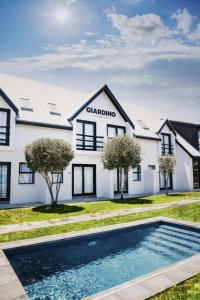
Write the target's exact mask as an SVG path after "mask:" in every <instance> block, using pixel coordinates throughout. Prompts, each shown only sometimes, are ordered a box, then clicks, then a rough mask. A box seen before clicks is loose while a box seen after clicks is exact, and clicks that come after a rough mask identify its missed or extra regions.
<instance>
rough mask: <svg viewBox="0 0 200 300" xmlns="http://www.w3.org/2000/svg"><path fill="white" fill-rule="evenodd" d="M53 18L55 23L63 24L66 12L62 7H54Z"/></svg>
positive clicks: (65, 19) (65, 20)
mask: <svg viewBox="0 0 200 300" xmlns="http://www.w3.org/2000/svg"><path fill="white" fill-rule="evenodd" d="M53 18H54V21H55V22H56V23H57V24H59V25H60V26H63V25H64V24H65V23H66V22H67V19H68V12H67V10H66V9H64V8H59V9H56V10H55V11H54V13H53Z"/></svg>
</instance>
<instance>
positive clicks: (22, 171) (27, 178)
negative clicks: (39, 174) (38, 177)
mask: <svg viewBox="0 0 200 300" xmlns="http://www.w3.org/2000/svg"><path fill="white" fill-rule="evenodd" d="M19 183H20V184H33V183H35V173H34V172H33V171H32V170H30V169H29V168H28V167H27V165H26V163H19Z"/></svg>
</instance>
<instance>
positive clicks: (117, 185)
mask: <svg viewBox="0 0 200 300" xmlns="http://www.w3.org/2000/svg"><path fill="white" fill-rule="evenodd" d="M125 176H126V185H125V186H124V193H128V174H127V173H126V174H125ZM114 193H120V173H119V169H115V170H114Z"/></svg>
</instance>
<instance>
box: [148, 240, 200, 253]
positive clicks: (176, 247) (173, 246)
mask: <svg viewBox="0 0 200 300" xmlns="http://www.w3.org/2000/svg"><path fill="white" fill-rule="evenodd" d="M149 241H150V242H152V243H154V244H156V245H158V246H159V245H160V246H162V247H166V248H167V249H168V251H169V250H170V249H174V250H175V251H181V252H182V253H185V254H187V255H189V256H191V255H194V254H196V253H197V251H195V249H193V248H188V247H185V246H183V245H182V246H181V245H178V244H177V243H175V242H170V243H169V242H168V241H165V240H164V239H161V238H154V237H150V238H149Z"/></svg>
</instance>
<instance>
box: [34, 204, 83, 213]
mask: <svg viewBox="0 0 200 300" xmlns="http://www.w3.org/2000/svg"><path fill="white" fill-rule="evenodd" d="M82 210H84V208H83V207H81V206H75V205H64V204H58V205H44V206H37V207H34V208H33V211H34V212H38V213H46V214H51V213H52V214H69V213H75V212H79V211H82Z"/></svg>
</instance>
